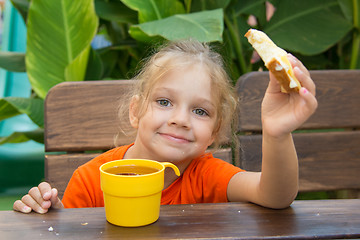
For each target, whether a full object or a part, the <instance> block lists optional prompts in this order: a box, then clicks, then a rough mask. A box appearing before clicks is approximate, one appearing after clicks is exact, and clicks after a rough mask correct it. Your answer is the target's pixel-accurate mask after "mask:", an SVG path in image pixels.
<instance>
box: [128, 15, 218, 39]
mask: <svg viewBox="0 0 360 240" xmlns="http://www.w3.org/2000/svg"><path fill="white" fill-rule="evenodd" d="M223 28H224V24H223V10H222V9H216V10H211V11H203V12H198V13H191V14H178V15H174V16H171V17H168V18H165V19H162V20H158V21H152V22H147V23H142V24H139V25H133V26H131V28H130V35H131V36H132V37H133V38H135V39H136V40H138V41H150V40H151V38H155V37H162V38H165V39H168V40H178V39H189V38H193V39H197V40H199V41H201V42H214V41H222V33H223Z"/></svg>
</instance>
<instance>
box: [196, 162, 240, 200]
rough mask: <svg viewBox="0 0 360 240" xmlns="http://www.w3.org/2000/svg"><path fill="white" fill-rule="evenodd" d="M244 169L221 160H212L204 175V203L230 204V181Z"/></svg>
mask: <svg viewBox="0 0 360 240" xmlns="http://www.w3.org/2000/svg"><path fill="white" fill-rule="evenodd" d="M241 171H243V170H242V169H240V168H238V167H236V166H234V165H232V164H230V163H227V162H225V161H223V160H220V159H216V158H214V159H211V163H210V164H209V165H208V166H207V167H206V170H205V172H204V174H203V177H202V178H203V179H202V182H203V184H204V186H203V198H204V199H203V201H204V202H207V203H217V202H228V198H227V187H228V184H229V181H230V179H231V178H232V177H233V176H234V175H235V174H236V173H238V172H241Z"/></svg>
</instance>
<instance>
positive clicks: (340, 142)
mask: <svg viewBox="0 0 360 240" xmlns="http://www.w3.org/2000/svg"><path fill="white" fill-rule="evenodd" d="M311 76H312V79H313V80H314V82H315V83H316V86H317V88H316V97H317V99H318V103H319V105H318V109H317V111H316V113H315V114H314V115H313V116H312V117H311V118H310V119H309V120H308V121H307V122H306V123H304V124H303V125H302V126H301V127H300V128H299V131H295V133H294V134H293V138H294V142H295V145H296V149H297V153H298V157H299V178H300V191H323V190H339V189H360V180H359V172H360V70H353V71H352V70H326V71H311ZM268 81H269V79H268V73H267V72H252V73H248V74H246V75H244V76H242V77H241V78H240V79H239V81H238V82H237V86H236V88H237V92H238V94H239V97H240V108H239V140H240V149H239V150H238V151H239V154H238V159H237V163H238V164H239V166H240V167H241V168H243V169H246V170H251V171H260V170H261V118H260V107H261V101H262V98H263V96H264V93H265V89H266V87H267V85H268Z"/></svg>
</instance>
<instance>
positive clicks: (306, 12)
mask: <svg viewBox="0 0 360 240" xmlns="http://www.w3.org/2000/svg"><path fill="white" fill-rule="evenodd" d="M338 12H340V11H339V5H338V1H337V0H317V1H312V0H302V1H279V5H277V6H276V11H275V14H274V16H273V17H272V18H271V20H270V22H269V24H268V25H267V26H266V27H265V28H264V31H265V32H266V33H267V34H268V35H269V36H270V37H271V38H272V39H273V41H274V42H275V43H276V44H278V45H279V46H280V47H282V48H285V49H288V50H290V51H293V52H299V53H301V54H304V55H314V54H318V53H320V52H323V51H325V50H327V49H329V48H330V47H331V46H333V45H334V44H336V43H337V42H338V41H340V40H341V39H342V38H343V37H344V36H345V35H346V34H347V33H348V32H349V31H350V30H351V28H352V24H351V22H349V21H348V20H346V18H345V17H344V16H342V15H340V14H338Z"/></svg>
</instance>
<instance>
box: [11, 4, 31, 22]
mask: <svg viewBox="0 0 360 240" xmlns="http://www.w3.org/2000/svg"><path fill="white" fill-rule="evenodd" d="M11 3H12V4H13V5H14V7H15V8H16V9H17V10H18V12H19V13H20V14H21V16H22V18H23V19H24V22H26V19H27V14H28V11H29V5H30V0H11Z"/></svg>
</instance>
